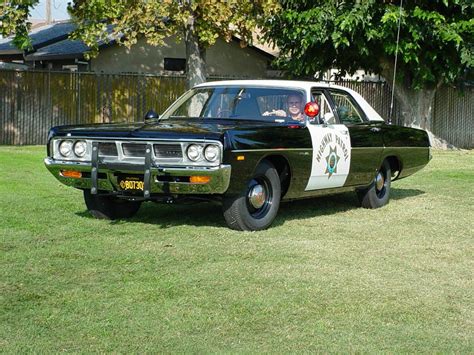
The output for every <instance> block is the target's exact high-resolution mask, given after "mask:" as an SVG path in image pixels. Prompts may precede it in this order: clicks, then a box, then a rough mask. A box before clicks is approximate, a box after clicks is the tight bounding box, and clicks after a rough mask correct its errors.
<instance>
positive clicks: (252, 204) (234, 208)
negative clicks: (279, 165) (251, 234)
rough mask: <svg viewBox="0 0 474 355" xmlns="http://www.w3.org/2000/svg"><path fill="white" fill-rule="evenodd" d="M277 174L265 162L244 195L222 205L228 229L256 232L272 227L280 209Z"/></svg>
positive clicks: (279, 189) (279, 190)
mask: <svg viewBox="0 0 474 355" xmlns="http://www.w3.org/2000/svg"><path fill="white" fill-rule="evenodd" d="M280 199H281V185H280V178H279V176H278V173H277V171H276V169H275V167H274V166H273V164H271V163H270V162H268V161H263V162H261V163H260V164H259V165H258V167H257V169H256V170H255V174H254V176H253V177H252V179H250V181H249V182H248V184H247V186H246V188H245V189H244V191H242V192H241V194H240V195H238V196H236V197H227V198H224V201H223V212H224V218H225V220H226V222H227V225H228V226H229V227H230V228H231V229H235V230H241V231H257V230H262V229H266V228H268V227H269V226H270V224H272V222H273V220H274V219H275V216H276V214H277V212H278V208H279V207H280Z"/></svg>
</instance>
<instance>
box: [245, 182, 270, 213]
mask: <svg viewBox="0 0 474 355" xmlns="http://www.w3.org/2000/svg"><path fill="white" fill-rule="evenodd" d="M248 198H249V202H250V204H251V205H252V207H253V208H255V209H259V208H262V206H263V205H264V204H265V200H266V199H267V195H266V194H265V189H264V188H263V186H262V185H260V184H258V185H255V186H253V187H252V188H251V189H250V191H249V195H248Z"/></svg>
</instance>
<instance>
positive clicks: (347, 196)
mask: <svg viewBox="0 0 474 355" xmlns="http://www.w3.org/2000/svg"><path fill="white" fill-rule="evenodd" d="M424 193H425V192H424V191H422V190H418V189H399V188H392V190H391V197H390V198H391V199H392V200H401V199H405V198H411V197H415V196H418V195H422V194H424ZM357 208H360V205H359V201H358V200H357V196H356V194H355V193H354V192H346V193H339V194H332V195H326V196H319V197H314V198H307V199H304V200H299V201H291V202H283V203H282V204H281V205H280V210H279V212H278V215H277V217H276V219H275V222H274V223H273V225H275V226H278V225H282V224H283V223H284V222H285V221H287V220H295V219H307V218H313V217H321V216H327V215H333V214H337V213H341V212H346V211H350V210H353V209H357ZM76 215H77V216H80V217H85V218H94V217H92V216H91V215H90V214H89V212H88V211H81V212H76ZM125 222H126V223H133V222H137V223H148V224H155V225H157V226H158V227H159V228H170V227H174V226H180V225H192V226H196V227H200V226H206V227H225V226H226V224H225V221H224V217H223V215H222V209H221V206H220V205H219V204H217V203H215V202H202V203H196V204H192V205H189V204H188V205H180V204H176V205H167V204H156V203H153V202H146V203H143V204H142V206H141V208H140V211H139V212H138V214H137V215H136V216H135V217H133V218H131V219H129V220H117V221H111V222H110V223H111V224H120V223H125Z"/></svg>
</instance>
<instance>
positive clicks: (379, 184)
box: [375, 173, 385, 191]
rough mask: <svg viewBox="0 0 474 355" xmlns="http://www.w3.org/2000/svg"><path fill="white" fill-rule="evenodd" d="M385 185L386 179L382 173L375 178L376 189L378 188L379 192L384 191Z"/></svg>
mask: <svg viewBox="0 0 474 355" xmlns="http://www.w3.org/2000/svg"><path fill="white" fill-rule="evenodd" d="M384 183H385V179H384V177H383V175H382V174H381V173H378V174H377V176H376V177H375V187H376V188H377V191H382V189H383V185H384Z"/></svg>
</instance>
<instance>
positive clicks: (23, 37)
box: [0, 0, 39, 50]
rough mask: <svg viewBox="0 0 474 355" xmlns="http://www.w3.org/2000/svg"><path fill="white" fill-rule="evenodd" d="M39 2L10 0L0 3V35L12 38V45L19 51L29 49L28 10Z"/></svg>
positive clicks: (29, 25) (36, 0)
mask: <svg viewBox="0 0 474 355" xmlns="http://www.w3.org/2000/svg"><path fill="white" fill-rule="evenodd" d="M38 2H39V0H12V1H2V2H1V3H0V35H2V36H14V39H13V43H14V45H15V46H16V47H17V48H19V49H24V50H27V49H30V48H31V40H30V38H29V37H28V31H29V29H30V27H31V24H30V23H29V22H28V16H29V14H30V8H32V7H33V6H34V5H36V4H37V3H38Z"/></svg>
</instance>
